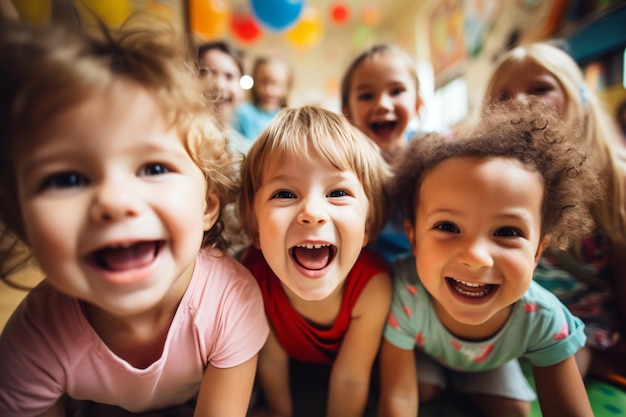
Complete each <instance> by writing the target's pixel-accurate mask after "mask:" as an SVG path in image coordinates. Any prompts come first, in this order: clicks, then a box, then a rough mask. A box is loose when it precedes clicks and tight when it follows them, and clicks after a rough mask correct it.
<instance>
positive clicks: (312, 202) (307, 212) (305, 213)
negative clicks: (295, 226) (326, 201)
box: [297, 199, 328, 225]
mask: <svg viewBox="0 0 626 417" xmlns="http://www.w3.org/2000/svg"><path fill="white" fill-rule="evenodd" d="M297 220H298V223H300V224H304V225H320V224H324V223H326V221H327V220H328V216H327V213H326V211H325V210H324V209H323V206H322V202H321V201H318V200H317V199H308V200H306V201H305V202H304V205H303V207H302V211H301V212H300V214H298V218H297Z"/></svg>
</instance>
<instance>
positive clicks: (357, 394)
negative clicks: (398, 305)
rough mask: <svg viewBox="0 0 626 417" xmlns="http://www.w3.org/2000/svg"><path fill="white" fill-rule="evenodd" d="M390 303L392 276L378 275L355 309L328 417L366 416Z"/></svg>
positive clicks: (330, 395) (341, 351) (336, 366)
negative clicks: (373, 366)
mask: <svg viewBox="0 0 626 417" xmlns="http://www.w3.org/2000/svg"><path fill="white" fill-rule="evenodd" d="M390 303H391V281H390V278H389V274H387V273H380V274H377V275H376V276H374V277H372V278H371V279H370V281H369V282H368V283H367V284H366V285H365V287H364V288H363V291H362V292H361V294H360V296H359V299H358V300H357V302H356V304H355V306H354V308H353V311H352V317H351V320H350V327H349V328H348V331H347V332H346V335H345V337H344V339H343V342H342V343H341V348H340V349H339V354H338V355H337V358H336V360H335V362H334V364H333V368H332V371H331V375H330V386H329V393H328V413H327V415H328V417H350V416H362V415H363V411H364V410H365V406H366V404H367V395H368V393H369V386H370V375H371V371H372V364H373V363H374V359H375V357H376V353H377V352H378V348H379V347H380V341H381V337H382V332H383V326H384V325H385V319H386V317H387V314H388V312H389V305H390Z"/></svg>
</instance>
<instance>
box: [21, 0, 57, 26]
mask: <svg viewBox="0 0 626 417" xmlns="http://www.w3.org/2000/svg"><path fill="white" fill-rule="evenodd" d="M13 4H14V5H15V8H16V9H17V13H18V14H19V15H20V19H22V20H25V21H28V22H32V23H36V24H39V23H46V22H48V21H50V15H51V13H52V6H51V4H50V0H14V1H13Z"/></svg>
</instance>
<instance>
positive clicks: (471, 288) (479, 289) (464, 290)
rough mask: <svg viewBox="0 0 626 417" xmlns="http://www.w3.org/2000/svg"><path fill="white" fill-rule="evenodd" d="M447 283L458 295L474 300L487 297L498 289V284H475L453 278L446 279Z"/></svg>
mask: <svg viewBox="0 0 626 417" xmlns="http://www.w3.org/2000/svg"><path fill="white" fill-rule="evenodd" d="M446 281H448V285H449V286H450V287H451V288H452V289H453V290H454V291H456V292H457V293H458V294H460V295H463V296H465V297H470V298H474V299H478V298H483V297H486V296H487V295H489V294H490V293H491V292H492V291H493V290H494V289H495V288H496V287H497V285H496V284H474V283H471V282H466V281H461V280H458V279H454V278H451V277H446Z"/></svg>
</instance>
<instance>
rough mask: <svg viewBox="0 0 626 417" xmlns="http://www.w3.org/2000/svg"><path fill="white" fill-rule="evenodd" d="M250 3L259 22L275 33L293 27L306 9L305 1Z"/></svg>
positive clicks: (257, 1) (264, 0) (281, 0)
mask: <svg viewBox="0 0 626 417" xmlns="http://www.w3.org/2000/svg"><path fill="white" fill-rule="evenodd" d="M250 3H251V4H250V5H251V8H252V11H253V13H254V15H255V16H256V18H257V19H258V20H259V22H261V24H262V25H263V26H265V27H266V28H268V29H269V30H272V31H275V32H282V31H284V30H286V29H288V28H290V27H291V26H293V25H294V24H295V23H296V22H297V21H298V18H299V17H300V14H301V13H302V10H303V8H304V0H250Z"/></svg>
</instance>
